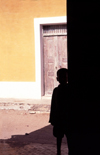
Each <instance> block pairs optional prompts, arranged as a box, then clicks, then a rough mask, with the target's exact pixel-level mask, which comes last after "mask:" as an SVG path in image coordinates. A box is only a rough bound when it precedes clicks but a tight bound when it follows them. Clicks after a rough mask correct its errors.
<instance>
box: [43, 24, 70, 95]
mask: <svg viewBox="0 0 100 155" xmlns="http://www.w3.org/2000/svg"><path fill="white" fill-rule="evenodd" d="M42 38H43V79H44V80H43V87H44V89H43V90H44V91H43V96H47V97H48V96H50V97H51V95H52V91H53V89H54V87H57V86H58V84H59V83H58V82H57V80H56V72H57V70H58V69H60V68H68V56H67V24H60V25H58V24H57V25H44V26H43V29H42Z"/></svg>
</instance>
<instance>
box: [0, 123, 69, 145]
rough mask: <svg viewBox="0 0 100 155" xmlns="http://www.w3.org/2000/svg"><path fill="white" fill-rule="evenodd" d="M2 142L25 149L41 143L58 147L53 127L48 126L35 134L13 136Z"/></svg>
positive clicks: (64, 140) (64, 141)
mask: <svg viewBox="0 0 100 155" xmlns="http://www.w3.org/2000/svg"><path fill="white" fill-rule="evenodd" d="M0 141H1V142H5V143H8V144H9V145H10V146H11V147H24V146H25V145H29V144H31V143H40V144H54V145H56V139H55V138H54V137H53V135H52V126H51V125H48V126H46V127H44V128H41V129H39V130H36V131H34V132H31V133H28V134H25V135H12V137H11V138H10V139H7V140H0ZM62 143H63V144H66V147H67V142H66V138H65V137H64V138H63V142H62ZM55 147H56V146H55Z"/></svg>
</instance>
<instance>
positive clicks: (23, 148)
mask: <svg viewBox="0 0 100 155" xmlns="http://www.w3.org/2000/svg"><path fill="white" fill-rule="evenodd" d="M48 121H49V113H30V112H29V111H22V110H19V111H18V110H0V152H1V153H0V155H6V154H7V155H13V154H14V155H19V154H20V155H21V154H22V155H26V154H28V155H42V154H45V155H48V154H52V155H54V154H56V139H55V137H53V135H52V126H51V125H50V123H48ZM62 153H63V154H62V155H67V153H68V147H67V141H66V138H65V137H64V138H63V142H62Z"/></svg>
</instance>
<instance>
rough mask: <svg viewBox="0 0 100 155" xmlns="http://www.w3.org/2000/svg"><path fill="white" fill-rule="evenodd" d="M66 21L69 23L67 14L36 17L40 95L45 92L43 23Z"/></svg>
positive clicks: (36, 48) (50, 23) (36, 57)
mask: <svg viewBox="0 0 100 155" xmlns="http://www.w3.org/2000/svg"><path fill="white" fill-rule="evenodd" d="M65 23H67V17H66V16H60V17H48V18H34V32H35V62H36V64H35V65H36V82H37V83H38V88H39V90H40V91H41V92H40V96H42V95H43V92H44V89H43V88H44V87H43V43H42V41H43V39H42V27H43V25H54V24H65Z"/></svg>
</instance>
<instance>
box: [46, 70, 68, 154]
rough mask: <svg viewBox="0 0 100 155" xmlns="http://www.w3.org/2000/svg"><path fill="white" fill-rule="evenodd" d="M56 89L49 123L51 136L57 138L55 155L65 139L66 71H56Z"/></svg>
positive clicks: (59, 151) (58, 152) (59, 152)
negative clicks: (57, 83) (51, 127)
mask: <svg viewBox="0 0 100 155" xmlns="http://www.w3.org/2000/svg"><path fill="white" fill-rule="evenodd" d="M57 81H59V83H60V84H59V85H58V87H56V88H54V90H53V94H52V101H51V111H50V119H49V122H50V123H51V124H52V125H53V135H54V136H55V137H56V138H57V155H60V154H61V142H62V138H63V137H64V134H65V135H66V137H67V112H66V111H67V100H68V69H66V68H61V69H59V70H58V71H57Z"/></svg>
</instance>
